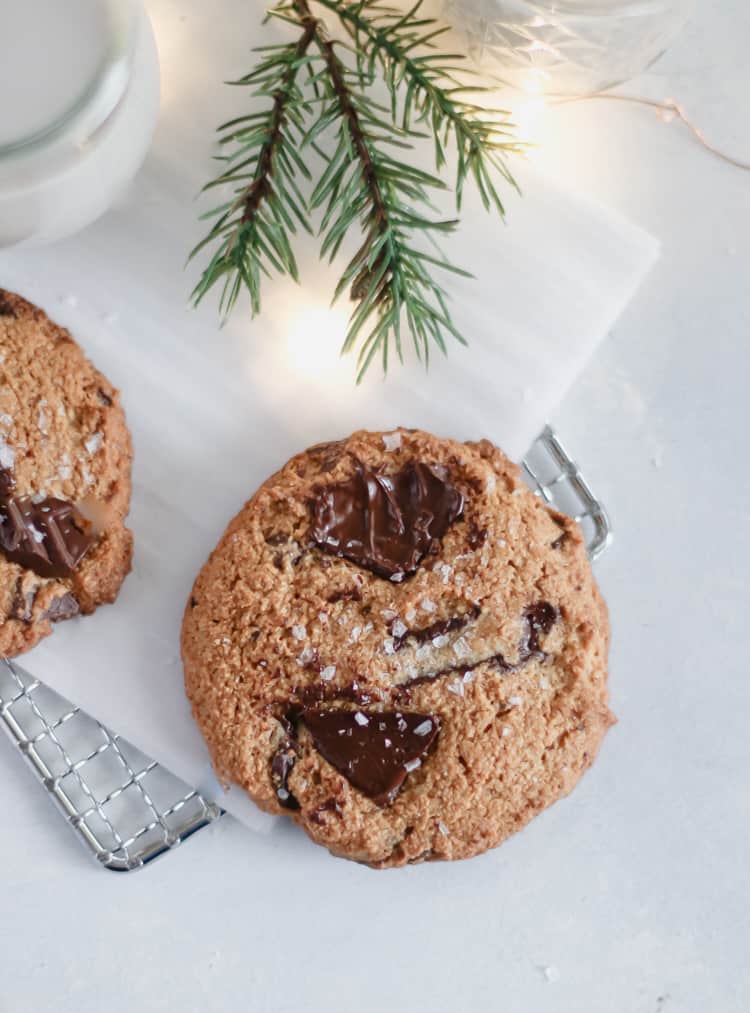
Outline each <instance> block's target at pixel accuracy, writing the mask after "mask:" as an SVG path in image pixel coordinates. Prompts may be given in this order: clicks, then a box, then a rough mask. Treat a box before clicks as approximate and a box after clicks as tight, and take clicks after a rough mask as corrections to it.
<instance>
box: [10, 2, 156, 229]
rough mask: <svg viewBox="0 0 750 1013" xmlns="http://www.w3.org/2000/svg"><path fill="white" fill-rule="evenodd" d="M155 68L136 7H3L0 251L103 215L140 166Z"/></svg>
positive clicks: (152, 112) (152, 111)
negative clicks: (2, 248) (0, 248)
mask: <svg viewBox="0 0 750 1013" xmlns="http://www.w3.org/2000/svg"><path fill="white" fill-rule="evenodd" d="M158 111H159V61H158V56H157V52H156V45H155V41H154V36H153V32H152V29H151V24H150V22H149V20H148V17H147V16H146V12H145V10H144V8H143V5H142V3H141V0H64V2H61V0H6V4H5V5H4V7H3V25H2V32H1V33H0V247H2V246H6V247H7V246H14V245H20V244H23V245H27V244H31V243H41V242H51V241H53V240H56V239H60V238H62V237H63V236H67V235H70V234H71V233H73V232H77V231H78V230H79V229H82V228H84V226H86V225H88V224H90V223H91V222H93V221H94V220H95V219H96V218H98V217H99V216H100V215H101V214H103V213H104V212H105V211H106V210H107V209H108V208H109V207H110V206H111V205H112V203H113V202H114V201H115V200H116V198H117V197H118V195H119V194H120V193H121V192H122V191H123V190H124V189H125V187H126V185H127V184H128V183H129V181H130V180H131V179H132V178H133V176H134V175H135V173H136V171H137V170H138V168H139V167H140V165H141V164H142V162H143V160H144V158H145V156H146V152H147V151H148V147H149V144H150V142H151V138H152V135H153V131H154V127H155V125H156V120H157V116H158Z"/></svg>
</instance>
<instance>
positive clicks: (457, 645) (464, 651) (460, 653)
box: [453, 637, 471, 658]
mask: <svg viewBox="0 0 750 1013" xmlns="http://www.w3.org/2000/svg"><path fill="white" fill-rule="evenodd" d="M453 653H454V654H455V655H456V657H457V658H465V657H467V656H468V655H469V654H471V648H470V647H469V645H468V644H467V643H466V640H465V639H464V637H459V638H458V640H456V641H454V643H453Z"/></svg>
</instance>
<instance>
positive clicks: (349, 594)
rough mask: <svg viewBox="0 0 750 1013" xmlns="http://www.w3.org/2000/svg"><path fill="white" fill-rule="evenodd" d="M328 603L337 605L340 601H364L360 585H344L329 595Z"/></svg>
mask: <svg viewBox="0 0 750 1013" xmlns="http://www.w3.org/2000/svg"><path fill="white" fill-rule="evenodd" d="M327 600H328V603H329V604H330V605H335V604H336V602H338V601H362V592H361V591H360V590H359V588H358V587H342V588H341V589H340V590H338V591H333V592H332V593H331V594H329V595H328V599H327Z"/></svg>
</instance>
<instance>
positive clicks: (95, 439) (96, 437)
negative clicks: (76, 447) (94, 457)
mask: <svg viewBox="0 0 750 1013" xmlns="http://www.w3.org/2000/svg"><path fill="white" fill-rule="evenodd" d="M103 440H104V433H102V432H101V430H97V431H96V432H95V433H92V434H91V436H89V437H88V439H86V440H84V441H83V445H84V447H85V448H86V451H87V452H88V453H89V454H95V453H96V452H97V450H99V448H100V447H101V445H102V441H103Z"/></svg>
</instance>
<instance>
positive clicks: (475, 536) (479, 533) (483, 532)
mask: <svg viewBox="0 0 750 1013" xmlns="http://www.w3.org/2000/svg"><path fill="white" fill-rule="evenodd" d="M487 534H488V531H487V529H486V528H480V527H479V525H478V524H477V522H476V521H475V520H472V522H471V523H470V524H469V534H468V536H467V538H466V541H467V542H468V543H469V548H470V549H479V548H481V546H482V545H484V543H485V542H486V541H487Z"/></svg>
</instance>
